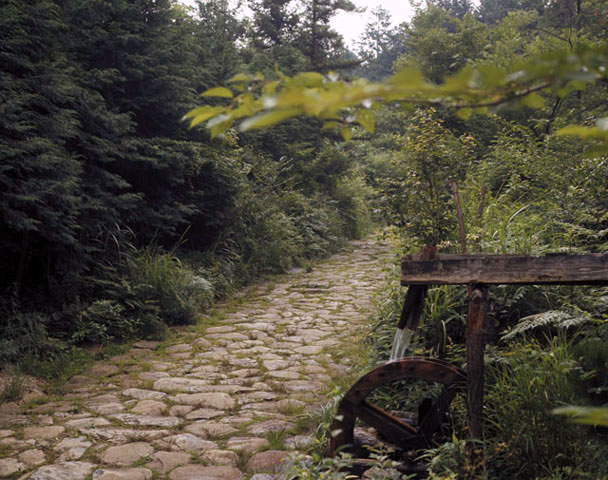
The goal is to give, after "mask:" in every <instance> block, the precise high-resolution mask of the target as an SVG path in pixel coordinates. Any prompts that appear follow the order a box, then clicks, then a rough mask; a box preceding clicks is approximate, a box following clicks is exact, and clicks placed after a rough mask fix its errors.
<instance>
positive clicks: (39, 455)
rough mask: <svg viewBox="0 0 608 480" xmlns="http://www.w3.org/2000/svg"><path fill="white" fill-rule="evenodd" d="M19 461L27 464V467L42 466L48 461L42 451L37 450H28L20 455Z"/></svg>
mask: <svg viewBox="0 0 608 480" xmlns="http://www.w3.org/2000/svg"><path fill="white" fill-rule="evenodd" d="M19 460H20V461H21V462H23V463H25V464H26V465H27V466H30V467H32V466H35V465H42V464H43V463H44V462H45V461H46V457H45V455H44V452H43V451H42V450H38V449H37V448H36V449H34V450H26V451H25V452H21V453H20V454H19Z"/></svg>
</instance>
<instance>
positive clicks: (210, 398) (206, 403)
mask: <svg viewBox="0 0 608 480" xmlns="http://www.w3.org/2000/svg"><path fill="white" fill-rule="evenodd" d="M218 387H219V386H218ZM175 401H176V402H178V403H184V404H186V405H194V406H197V407H206V408H216V409H219V410H229V409H232V408H234V407H235V406H236V401H235V400H234V399H233V398H232V397H231V396H230V395H229V394H227V393H222V392H208V393H192V394H179V395H176V396H175Z"/></svg>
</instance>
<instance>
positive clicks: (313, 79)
mask: <svg viewBox="0 0 608 480" xmlns="http://www.w3.org/2000/svg"><path fill="white" fill-rule="evenodd" d="M289 83H293V84H295V85H305V86H307V87H317V86H319V85H322V84H323V75H321V74H320V73H317V72H302V73H298V74H297V75H296V76H295V77H293V78H292V79H291V80H290V81H289Z"/></svg>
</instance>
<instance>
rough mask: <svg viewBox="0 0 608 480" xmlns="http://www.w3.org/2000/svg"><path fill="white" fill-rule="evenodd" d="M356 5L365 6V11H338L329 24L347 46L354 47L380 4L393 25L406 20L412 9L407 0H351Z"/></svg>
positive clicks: (410, 16) (410, 15) (412, 11)
mask: <svg viewBox="0 0 608 480" xmlns="http://www.w3.org/2000/svg"><path fill="white" fill-rule="evenodd" d="M351 1H352V2H353V3H354V4H355V5H357V7H363V8H366V12H365V13H346V12H340V13H338V14H337V15H336V16H335V17H334V18H332V21H331V26H332V27H333V28H334V29H335V30H337V31H338V32H340V33H341V34H342V36H343V37H344V43H345V44H346V46H347V47H351V48H352V47H354V44H355V42H356V40H357V39H358V38H359V36H360V35H361V34H362V33H363V30H364V29H365V25H367V24H368V23H369V22H370V21H371V19H372V14H371V12H372V10H373V9H375V8H376V7H377V6H381V7H382V8H384V9H385V10H388V12H389V13H390V14H391V19H392V20H393V25H399V24H400V23H402V22H405V21H408V20H409V19H410V18H412V16H413V15H414V10H413V8H412V6H411V5H410V2H408V1H407V0H384V1H379V0H351Z"/></svg>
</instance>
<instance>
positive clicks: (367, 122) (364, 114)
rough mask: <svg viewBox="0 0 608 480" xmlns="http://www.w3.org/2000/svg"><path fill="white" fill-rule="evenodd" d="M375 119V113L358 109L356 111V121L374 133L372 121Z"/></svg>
mask: <svg viewBox="0 0 608 480" xmlns="http://www.w3.org/2000/svg"><path fill="white" fill-rule="evenodd" d="M375 120H376V114H375V113H374V112H371V111H369V110H359V112H357V122H358V123H359V125H361V126H362V127H363V128H365V130H367V131H368V132H369V133H374V122H375Z"/></svg>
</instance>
